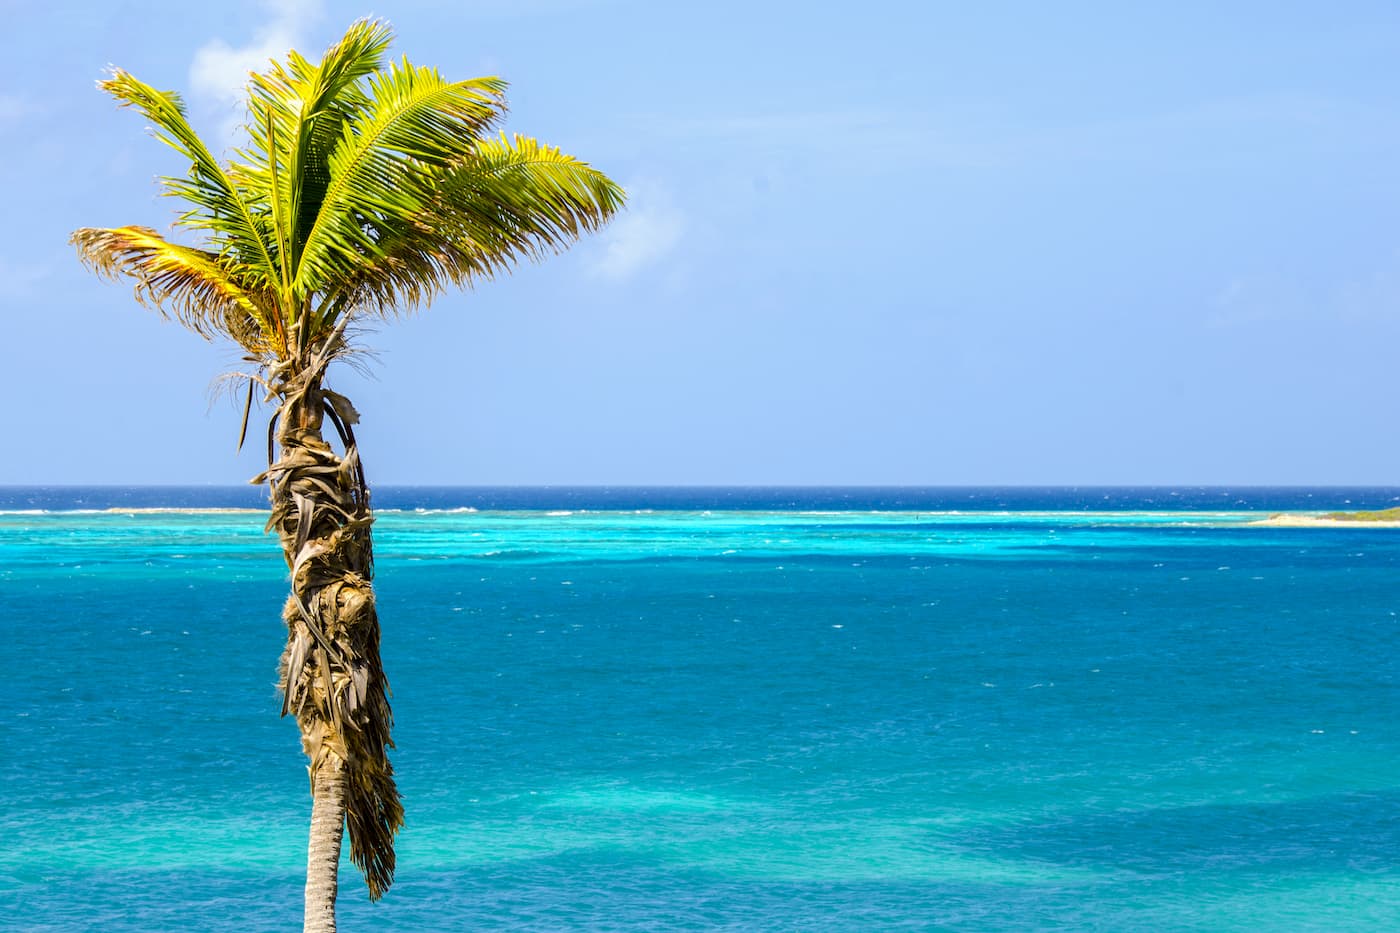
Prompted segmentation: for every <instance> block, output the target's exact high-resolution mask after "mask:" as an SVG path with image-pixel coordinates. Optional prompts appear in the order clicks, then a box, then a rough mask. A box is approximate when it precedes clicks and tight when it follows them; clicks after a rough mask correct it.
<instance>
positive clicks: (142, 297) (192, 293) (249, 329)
mask: <svg viewBox="0 0 1400 933" xmlns="http://www.w3.org/2000/svg"><path fill="white" fill-rule="evenodd" d="M69 242H71V243H72V244H73V245H74V246H76V247H77V248H78V255H79V257H80V258H81V259H82V261H83V263H84V264H85V265H86V266H87V267H88V268H89V269H91V270H92V271H94V272H96V273H98V274H99V275H104V276H106V277H108V278H113V279H115V278H117V277H119V276H123V275H124V276H127V277H129V278H131V279H133V280H134V281H135V283H136V300H137V301H138V302H140V303H141V304H143V305H145V306H147V307H149V308H152V309H154V310H156V311H159V312H160V313H162V314H164V315H166V316H167V317H173V318H175V319H176V320H178V321H179V322H180V323H181V324H184V325H185V326H186V327H188V328H189V329H190V330H193V331H194V332H195V333H197V334H199V335H200V336H202V337H205V338H212V337H214V336H225V337H229V338H231V339H233V340H234V341H236V342H237V343H238V344H239V345H241V346H243V347H245V348H246V349H248V350H249V351H250V352H253V353H256V354H265V353H267V352H268V351H269V350H271V349H273V348H274V347H275V346H276V344H277V336H278V335H277V332H276V329H275V324H274V321H273V316H272V315H271V314H270V313H269V308H270V303H269V301H268V296H267V295H265V294H259V293H257V292H255V291H250V290H249V289H248V288H247V287H246V286H245V285H243V284H240V282H241V281H242V280H244V279H245V278H246V273H245V272H244V270H242V269H238V268H236V267H234V266H233V265H232V261H231V260H228V259H224V258H222V257H220V256H219V255H218V254H217V253H213V252H210V251H208V250H202V249H195V248H194V247H190V246H181V245H179V244H177V243H171V242H170V241H169V240H167V239H165V238H164V237H162V236H161V235H160V234H159V233H157V232H156V231H155V230H152V229H151V228H149V227H117V228H115V229H100V228H94V227H84V228H83V229H81V230H76V231H74V233H73V235H72V237H71V238H70V239H69Z"/></svg>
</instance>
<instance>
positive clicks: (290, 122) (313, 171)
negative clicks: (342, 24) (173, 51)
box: [233, 20, 393, 287]
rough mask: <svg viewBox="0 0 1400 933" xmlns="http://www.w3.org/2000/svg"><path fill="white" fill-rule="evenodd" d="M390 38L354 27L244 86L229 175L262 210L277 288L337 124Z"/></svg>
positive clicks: (324, 180)
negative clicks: (244, 112)
mask: <svg viewBox="0 0 1400 933" xmlns="http://www.w3.org/2000/svg"><path fill="white" fill-rule="evenodd" d="M392 39H393V33H392V31H391V30H390V29H389V26H388V25H387V24H385V23H382V22H376V21H372V20H360V21H359V22H356V23H354V24H352V25H351V27H350V29H349V30H348V31H347V32H346V34H345V36H344V37H343V38H341V40H340V41H339V42H337V43H336V44H335V45H333V46H331V48H330V49H328V50H327V51H326V54H325V55H324V56H323V57H322V59H321V61H320V62H319V63H316V64H313V63H311V62H309V61H307V59H306V58H304V57H303V56H301V55H300V54H298V53H297V52H295V51H293V52H291V53H290V54H289V55H288V59H287V63H286V65H285V66H284V65H281V64H278V63H276V62H274V63H272V64H271V66H270V67H269V69H268V70H267V71H266V72H264V73H262V74H256V75H253V76H252V80H251V82H250V85H249V121H248V130H249V136H250V147H249V149H248V150H246V151H244V152H241V153H239V156H240V157H241V158H240V159H239V160H238V161H236V162H235V165H234V167H233V171H234V173H235V176H236V177H237V178H238V179H239V180H240V181H241V182H242V183H243V185H244V186H245V187H247V188H248V189H249V190H250V191H253V192H256V196H257V198H258V200H259V201H260V202H262V203H266V204H268V205H269V206H270V209H271V213H272V216H273V223H274V228H275V230H276V231H277V236H278V239H279V244H280V247H281V249H280V254H281V256H282V257H283V258H284V259H285V265H284V266H283V268H282V269H281V270H280V271H281V274H282V277H283V283H284V286H285V287H290V284H291V272H292V270H293V269H294V268H295V266H296V263H297V260H298V257H299V255H300V247H301V244H302V243H303V242H304V239H305V236H304V235H305V232H306V231H307V230H308V229H309V228H310V226H311V224H312V222H313V221H314V219H315V217H316V214H317V212H318V211H319V210H320V206H321V200H322V198H323V197H324V196H325V191H326V186H327V185H328V184H329V183H330V174H329V171H328V169H327V159H328V157H329V155H330V152H331V150H332V149H334V147H335V145H336V144H337V143H338V142H340V140H341V139H342V138H343V137H344V134H345V125H346V123H347V122H348V121H350V120H351V119H352V118H353V117H354V115H355V114H356V113H357V112H358V111H360V110H361V109H363V107H364V105H365V95H364V91H363V89H362V88H361V86H360V85H361V83H362V79H364V78H366V77H367V76H368V75H370V74H373V73H374V72H375V71H376V70H377V69H378V68H379V67H380V66H381V65H382V63H383V58H384V53H385V51H386V50H387V49H388V47H389V44H390V42H391V41H392Z"/></svg>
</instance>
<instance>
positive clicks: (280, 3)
mask: <svg viewBox="0 0 1400 933" xmlns="http://www.w3.org/2000/svg"><path fill="white" fill-rule="evenodd" d="M262 6H263V7H265V8H266V9H267V10H268V11H269V12H270V13H271V18H270V19H269V20H268V21H267V22H266V23H264V24H263V25H262V26H261V27H260V28H259V29H258V30H257V31H256V32H255V33H254V34H253V40H252V41H251V42H249V43H248V44H246V45H242V46H236V47H235V46H231V45H229V44H228V43H227V42H226V41H224V40H223V39H213V40H211V41H209V42H207V43H205V44H204V45H203V46H201V47H200V49H199V50H198V51H197V52H195V53H194V60H193V61H192V62H190V88H191V90H192V91H193V92H194V93H195V94H196V95H197V96H198V97H200V98H203V99H204V100H205V101H206V102H208V103H209V104H211V105H212V106H214V107H215V108H217V111H218V112H219V113H220V115H222V116H223V117H224V119H223V121H222V122H221V126H220V130H221V132H222V133H223V136H224V139H225V141H226V142H227V141H231V139H232V137H233V135H234V133H235V132H236V130H237V128H238V126H239V125H240V124H241V123H242V122H243V101H244V100H245V96H246V91H245V88H246V86H247V84H248V74H249V73H250V72H253V71H262V70H263V69H265V68H266V67H267V64H268V62H269V61H270V60H271V59H281V58H283V57H284V56H285V55H286V54H287V52H288V51H289V50H291V49H292V48H295V47H296V46H297V45H298V44H300V43H301V42H302V41H303V39H304V35H303V34H304V32H305V30H306V29H307V27H308V26H310V25H311V24H313V23H314V22H315V21H316V20H317V19H319V18H320V16H321V0H263V3H262Z"/></svg>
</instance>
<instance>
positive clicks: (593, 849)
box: [0, 489, 1400, 931]
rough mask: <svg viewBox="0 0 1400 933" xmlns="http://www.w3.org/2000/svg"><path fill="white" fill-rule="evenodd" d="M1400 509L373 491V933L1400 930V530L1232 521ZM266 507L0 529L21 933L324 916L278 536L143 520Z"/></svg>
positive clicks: (937, 493) (13, 912) (351, 920)
mask: <svg viewBox="0 0 1400 933" xmlns="http://www.w3.org/2000/svg"><path fill="white" fill-rule="evenodd" d="M234 494H237V495H244V496H247V495H249V494H251V495H252V496H253V498H252V499H250V500H238V499H225V498H222V497H224V496H228V495H234ZM1397 494H1400V491H1397V490H1394V489H1371V490H1355V489H1351V490H1316V489H1314V490H1253V489H1251V490H1202V489H1180V490H1166V489H1156V490H1126V489H1113V490H1102V489H1094V490H1088V489H1080V490H1061V491H1059V492H1058V493H1057V492H1056V491H1054V490H1026V489H1010V490H969V489H956V490H948V489H943V490H714V489H712V490H693V489H692V490H636V489H629V490H599V489H587V490H561V489H553V490H535V491H526V490H457V491H444V490H431V489H419V490H394V489H383V490H379V491H377V493H376V503H377V504H378V505H380V506H381V507H385V508H387V509H398V510H402V511H386V512H385V513H384V514H382V515H381V517H380V519H379V522H378V523H377V525H376V533H377V536H378V537H377V541H378V555H379V560H378V567H379V579H378V583H379V589H380V598H381V615H382V616H383V620H384V645H383V651H384V656H385V662H386V665H387V667H388V670H389V674H390V678H391V680H392V682H393V686H394V706H395V713H396V717H397V728H396V732H395V734H396V738H397V740H398V743H399V749H398V751H397V753H396V755H395V758H394V761H395V765H396V767H397V769H398V771H399V773H400V778H401V788H402V790H403V793H404V797H405V804H406V807H407V809H408V826H407V828H406V829H405V830H404V832H403V834H402V836H401V837H400V847H399V848H400V870H399V880H398V883H397V884H396V885H395V887H394V888H393V889H392V890H391V891H390V892H389V895H388V896H387V897H386V898H385V900H384V901H383V902H381V903H380V904H377V905H370V904H368V903H367V902H366V901H365V899H364V895H363V891H364V889H363V885H362V883H361V882H359V881H358V880H357V878H356V877H355V876H354V875H353V874H352V873H351V872H350V871H348V870H347V872H346V873H345V875H344V877H343V880H342V899H341V904H342V907H341V917H342V926H343V928H345V929H350V930H353V929H376V930H401V931H407V930H439V929H442V930H456V929H483V930H559V929H573V930H647V931H650V930H684V929H720V930H906V929H907V930H923V929H931V928H940V927H944V928H949V929H958V930H1025V929H1046V928H1064V929H1085V930H1261V931H1262V930H1271V931H1272V930H1319V931H1321V930H1390V929H1394V928H1395V927H1396V926H1397V925H1400V778H1397V775H1400V722H1397V716H1396V712H1397V710H1400V680H1398V679H1397V677H1398V676H1400V660H1398V659H1400V619H1397V615H1396V612H1397V611H1398V610H1400V587H1397V580H1398V579H1400V530H1395V529H1381V528H1376V529H1372V528H1364V529H1346V528H1302V529H1289V528H1274V527H1250V526H1248V525H1246V524H1244V522H1245V521H1247V520H1248V519H1250V518H1254V517H1259V515H1260V514H1261V513H1266V512H1268V511H1277V510H1284V509H1309V510H1324V509H1331V508H1336V507H1342V506H1346V507H1378V506H1384V505H1388V504H1391V503H1392V502H1393V501H1395V496H1396V495H1397ZM1105 495H1107V496H1109V497H1110V499H1108V500H1104V499H1103V498H1102V497H1103V496H1105ZM256 496H257V490H253V489H249V490H236V491H228V490H220V489H196V490H188V489H187V490H164V491H162V490H152V489H145V490H113V489H107V490H91V489H85V490H75V489H67V490H40V491H36V490H14V489H11V490H0V510H3V511H5V512H6V513H7V514H0V604H2V605H3V615H0V620H2V621H0V626H3V629H0V631H2V632H3V634H4V636H5V644H6V646H7V648H8V655H7V656H8V661H9V665H8V666H9V671H8V672H7V675H6V676H5V677H4V678H0V794H3V800H4V801H5V805H4V807H3V809H0V833H3V837H4V839H5V840H6V844H5V845H4V846H0V928H5V929H17V930H90V929H102V930H114V931H137V930H142V931H144V930H187V929H190V928H195V927H198V928H203V929H205V930H211V931H213V930H230V931H232V930H240V931H243V930H249V931H261V930H285V929H288V928H294V927H295V925H296V923H297V922H298V917H299V907H300V895H301V889H300V886H301V881H302V875H301V872H302V860H303V848H304V844H305V842H304V839H305V825H306V820H307V815H308V799H307V788H306V776H305V770H304V766H303V760H302V758H301V755H300V751H299V749H298V746H297V740H296V734H295V728H294V726H293V725H292V724H291V723H290V722H287V721H282V720H279V719H278V718H277V715H276V714H277V709H278V697H277V695H276V693H275V691H274V689H273V681H274V680H275V664H276V658H277V654H278V652H279V650H280V647H281V637H282V630H281V623H280V621H279V619H278V609H279V607H280V604H281V600H282V598H283V594H284V588H285V585H286V584H285V569H284V565H283V564H282V562H281V558H280V555H279V554H278V553H277V550H276V545H275V540H274V539H272V538H270V537H266V536H264V535H263V534H262V531H261V529H262V518H261V517H260V516H259V515H257V514H254V513H250V512H237V511H203V512H157V513H150V512H135V511H120V509H140V508H153V507H162V506H165V507H181V508H192V507H214V508H230V507H239V506H256V504H257V498H256ZM65 497H66V498H65ZM201 497H202V498H201ZM960 497H961V498H960ZM1347 500H1350V502H1348V501H1347ZM969 503H970V504H969ZM1241 503H1245V504H1241ZM112 507H115V508H117V509H119V510H118V511H111V512H106V511H96V512H94V511H81V512H74V511H71V510H73V509H82V510H93V509H99V510H100V509H107V508H112ZM466 508H476V509H480V511H452V510H455V509H466ZM42 509H48V510H60V511H49V512H47V513H43V512H33V511H26V512H25V514H17V513H16V512H17V510H42ZM414 509H427V510H430V511H426V512H415V511H413V510H414ZM513 509H516V510H513ZM519 509H524V510H519ZM648 509H650V510H654V511H645V510H648ZM585 510H587V511H585ZM637 510H643V511H637ZM872 510H874V511H872Z"/></svg>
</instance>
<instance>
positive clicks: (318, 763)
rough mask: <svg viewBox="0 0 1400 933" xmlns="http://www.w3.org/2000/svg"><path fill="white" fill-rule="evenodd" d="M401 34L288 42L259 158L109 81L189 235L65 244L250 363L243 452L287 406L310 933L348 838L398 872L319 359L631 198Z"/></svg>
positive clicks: (353, 546)
mask: <svg viewBox="0 0 1400 933" xmlns="http://www.w3.org/2000/svg"><path fill="white" fill-rule="evenodd" d="M392 38H393V33H392V31H391V30H390V28H389V26H388V25H387V24H385V23H383V22H378V21H371V20H362V21H359V22H356V23H354V24H353V25H352V26H351V27H350V29H349V31H347V32H346V34H345V36H344V37H343V38H342V39H340V40H339V41H338V42H337V43H336V44H335V45H333V46H332V47H331V48H330V49H328V50H327V51H326V53H325V55H324V56H323V57H322V59H321V60H320V62H317V63H313V62H310V61H308V60H307V59H305V58H303V57H302V56H301V55H299V54H298V53H296V52H295V51H293V52H291V53H289V55H288V57H287V60H286V61H285V62H283V63H276V62H272V63H270V67H269V68H268V70H266V71H265V72H263V73H261V74H255V75H252V76H251V78H250V84H249V87H248V90H249V96H248V123H247V127H246V129H247V133H248V140H247V145H246V148H242V149H236V150H234V151H233V153H232V156H231V157H230V158H229V160H228V161H227V162H220V161H219V160H218V159H217V158H215V156H214V155H213V154H212V153H211V151H210V149H209V147H208V146H207V145H206V144H205V143H204V142H203V141H202V140H201V139H200V138H199V136H198V135H197V134H196V133H195V132H194V130H193V129H192V128H191V127H190V124H189V122H188V121H187V119H186V116H185V110H184V106H183V104H182V102H181V100H180V97H179V96H178V95H177V94H175V93H173V92H169V91H158V90H155V89H154V88H152V87H150V86H149V85H146V84H143V83H142V82H141V81H138V80H137V79H136V78H135V77H133V76H132V75H130V74H128V73H126V72H124V71H121V70H114V71H113V72H112V74H111V76H110V77H109V78H107V79H106V80H103V81H101V82H100V84H99V86H100V87H101V88H102V89H103V90H105V91H107V92H108V93H109V94H111V95H112V96H113V97H115V98H116V99H117V101H118V102H119V103H120V104H121V105H123V106H128V107H132V108H135V109H136V110H137V111H139V112H140V113H141V114H143V115H144V116H145V117H146V118H147V119H148V120H150V121H151V123H152V124H154V129H155V135H156V137H157V138H158V139H160V140H161V141H162V142H164V143H166V144H167V145H169V146H171V147H172V148H173V149H175V151H176V152H178V153H180V155H181V156H182V157H184V159H186V160H188V162H189V171H188V173H187V174H185V175H183V176H180V177H167V178H163V179H161V185H162V187H163V188H164V193H165V194H168V195H173V196H174V197H175V198H177V199H178V200H180V201H182V202H183V208H184V209H183V212H182V213H180V214H179V216H178V219H177V221H176V228H177V229H178V230H180V231H188V232H189V233H190V234H193V236H192V237H190V239H193V240H194V241H195V242H194V243H192V244H191V243H179V242H175V241H174V240H173V239H169V238H167V237H165V236H162V235H161V234H160V233H158V232H156V231H155V230H153V229H151V228H149V227H139V226H131V227H116V228H110V229H103V228H85V229H82V230H78V231H76V232H75V233H74V234H73V237H72V242H73V243H74V245H76V247H77V248H78V252H79V254H80V256H81V258H82V260H83V262H84V263H85V264H86V265H87V266H88V267H90V268H91V269H92V270H94V271H96V272H98V273H100V274H104V275H107V276H109V277H113V278H116V277H118V276H126V277H129V278H130V279H132V280H134V282H135V285H136V297H137V299H138V300H139V301H140V302H141V303H142V304H145V305H146V306H148V307H152V308H155V309H156V310H158V311H160V312H161V313H163V314H165V315H167V316H170V317H174V318H175V319H177V320H178V321H179V322H180V323H182V324H184V325H185V326H187V327H188V328H190V329H191V330H193V331H195V332H196V333H198V334H200V335H202V336H204V337H206V338H215V337H223V338H228V339H230V340H232V341H234V343H236V344H237V345H238V346H239V347H241V348H242V349H243V351H245V353H246V356H245V359H246V360H247V362H248V363H249V364H251V365H250V371H248V372H246V373H242V374H240V375H241V376H243V377H244V378H246V379H247V380H248V395H247V399H246V401H245V403H244V408H243V425H242V429H241V432H240V441H239V443H240V444H241V443H242V439H243V436H244V435H246V432H247V428H248V416H249V410H250V408H251V404H252V401H253V394H254V387H255V386H257V387H260V388H261V390H262V392H263V393H264V401H266V402H267V403H269V404H270V405H271V406H272V408H273V414H272V417H271V419H270V421H269V423H268V432H267V448H268V469H267V472H265V473H263V474H262V475H261V476H259V477H257V478H256V479H254V480H253V482H255V483H262V482H266V483H267V484H268V485H269V487H270V496H271V517H270V519H269V521H268V525H267V527H268V529H269V530H270V529H272V528H276V529H277V533H278V536H279V539H280V543H281V546H282V550H283V554H284V555H285V557H286V561H287V566H288V568H289V569H290V572H291V596H290V597H289V598H288V599H287V602H286V605H285V607H284V609H283V611H282V618H283V620H284V621H285V622H286V625H287V644H286V648H285V650H284V651H283V653H282V657H281V662H280V680H281V689H282V714H283V715H286V714H287V713H289V712H290V713H291V714H293V715H294V716H295V717H296V721H297V724H298V726H299V727H300V730H301V739H302V747H303V750H304V751H305V753H306V755H307V758H308V759H309V761H310V764H309V766H308V771H309V773H310V777H311V793H312V809H311V833H310V840H309V844H308V848H307V879H306V915H305V916H306V920H305V929H306V930H317V931H327V930H334V929H335V897H336V871H337V866H338V865H339V861H340V846H341V837H342V834H343V830H344V827H346V826H348V829H349V837H350V857H351V859H352V860H353V861H354V863H355V864H356V865H357V866H359V868H360V869H361V870H362V871H363V873H364V877H365V881H366V883H367V884H368V887H369V896H370V898H371V899H372V900H376V899H378V898H379V897H380V896H381V895H382V894H383V893H384V891H385V890H386V889H387V888H388V887H389V885H390V884H391V883H392V881H393V876H394V848H393V841H394V835H395V833H396V832H397V830H398V829H399V827H400V826H401V825H402V823H403V807H402V805H401V803H400V799H399V793H398V790H397V788H396V786H395V783H394V772H393V768H392V766H391V765H390V763H389V758H388V749H389V748H391V747H392V746H393V742H392V741H391V739H390V736H389V731H390V726H391V723H392V715H391V713H390V709H389V703H388V700H387V690H388V684H387V681H386V680H385V677H384V671H383V669H382V667H381V665H380V658H379V622H378V617H377V614H376V611H375V599H374V589H373V586H372V583H371V580H372V578H373V575H374V561H373V555H372V546H371V545H372V542H371V535H370V526H371V523H372V522H373V514H372V513H371V510H370V495H369V488H368V486H367V485H366V483H365V472H364V467H363V465H362V463H361V460H360V452H359V448H358V446H357V445H356V442H355V434H354V425H355V424H357V423H358V421H359V415H358V413H357V412H356V410H355V408H354V406H353V405H352V404H351V403H350V401H349V400H348V399H347V398H346V397H345V396H343V395H341V394H339V393H337V392H334V391H332V390H331V389H330V388H329V387H328V385H327V381H326V378H327V377H326V374H327V367H328V366H329V365H330V364H331V363H332V362H335V361H336V360H339V359H343V358H344V357H345V356H346V355H347V354H349V353H351V352H352V351H353V350H354V349H355V348H354V346H353V342H352V335H353V334H355V333H357V332H358V330H360V328H359V327H357V325H359V324H361V323H362V322H367V321H372V320H373V319H376V318H377V319H388V318H393V317H395V316H398V315H402V314H406V313H409V312H411V311H413V310H415V309H418V308H421V307H425V306H427V305H428V304H429V303H430V302H431V301H432V299H434V298H435V297H437V296H438V295H440V294H442V293H443V292H444V291H445V290H446V289H447V288H448V287H449V286H469V285H471V284H472V283H474V282H476V281H478V280H480V279H488V278H491V277H492V276H493V275H495V274H496V273H499V272H502V271H505V270H508V269H509V268H510V267H511V266H513V265H514V264H515V263H516V262H517V261H519V260H520V259H521V258H529V259H538V258H540V257H541V256H543V255H544V254H546V253H548V252H558V251H559V250H561V249H563V248H564V247H565V246H567V245H568V244H569V243H571V242H572V241H573V240H575V239H577V238H578V237H579V236H580V235H581V234H582V233H584V232H585V231H590V230H595V229H597V228H598V227H599V226H601V225H602V224H603V223H604V222H606V220H607V219H608V218H609V217H610V216H612V215H613V214H614V213H615V212H616V211H617V210H618V209H619V208H620V207H621V206H622V202H623V192H622V190H621V189H620V188H619V187H618V186H617V185H616V184H614V183H613V182H612V181H611V180H609V179H608V178H607V176H605V175H603V174H602V173H601V172H598V171H596V170H595V169H593V168H591V167H589V166H588V165H587V164H586V163H584V162H580V161H578V160H577V159H574V158H573V157H572V156H568V155H565V154H563V153H561V152H560V151H559V150H558V149H556V148H552V147H549V146H545V145H542V144H540V143H538V142H536V141H535V140H533V139H529V138H526V137H522V136H515V137H513V138H507V137H506V136H505V135H504V134H497V133H494V131H493V126H494V125H495V124H496V123H497V122H498V121H499V120H500V119H501V116H502V114H503V112H504V109H505V102H504V97H503V92H504V90H505V83H504V82H503V81H501V80H499V79H497V78H477V79H474V80H469V81H456V82H451V81H447V80H445V79H444V78H443V77H441V76H440V75H439V74H438V72H437V71H436V70H435V69H432V68H424V67H419V66H415V65H412V64H410V63H409V62H408V61H407V60H406V59H405V60H403V61H398V62H391V63H388V64H387V65H386V64H385V53H386V51H387V49H388V47H389V44H390V42H391V41H392ZM327 423H329V424H330V427H331V429H333V431H334V435H333V437H332V438H331V441H336V442H338V445H339V446H338V448H337V447H336V446H333V444H332V443H331V442H328V440H327V438H326V434H327V433H328V432H327V430H326V424H327ZM274 447H276V449H277V451H276V459H275V461H274Z"/></svg>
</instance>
